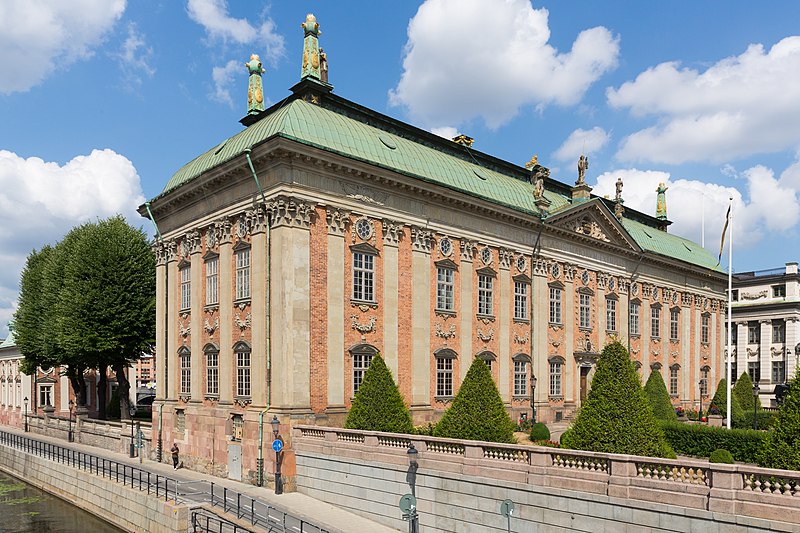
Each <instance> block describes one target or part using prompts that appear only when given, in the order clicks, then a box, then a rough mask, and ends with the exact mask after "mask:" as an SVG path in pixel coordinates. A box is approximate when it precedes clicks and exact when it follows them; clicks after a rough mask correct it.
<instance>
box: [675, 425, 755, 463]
mask: <svg viewBox="0 0 800 533" xmlns="http://www.w3.org/2000/svg"><path fill="white" fill-rule="evenodd" d="M661 427H662V428H663V430H664V436H665V437H666V439H667V442H668V443H669V444H670V446H672V449H673V450H675V453H677V454H679V455H692V456H694V457H710V456H711V454H712V453H713V451H714V450H716V449H718V448H724V449H726V450H728V451H730V452H731V455H733V458H734V459H735V460H737V461H741V462H743V463H755V462H756V458H757V457H758V454H759V452H760V451H761V448H762V447H763V446H764V443H765V442H766V440H767V435H768V433H766V432H764V431H753V430H752V429H750V430H747V429H727V428H719V427H711V426H706V425H702V424H683V423H681V422H662V423H661Z"/></svg>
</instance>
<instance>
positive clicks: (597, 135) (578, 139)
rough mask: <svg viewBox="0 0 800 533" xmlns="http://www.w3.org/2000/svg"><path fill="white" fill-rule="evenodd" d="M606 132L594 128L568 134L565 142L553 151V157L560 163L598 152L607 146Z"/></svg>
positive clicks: (607, 136) (607, 137) (607, 135)
mask: <svg viewBox="0 0 800 533" xmlns="http://www.w3.org/2000/svg"><path fill="white" fill-rule="evenodd" d="M609 138H610V136H609V134H608V133H606V130H604V129H603V128H599V127H596V126H595V127H594V128H592V129H590V130H582V129H577V130H575V131H573V132H572V133H570V134H569V137H567V140H565V141H564V143H563V144H562V145H561V146H560V147H559V148H558V150H556V151H555V153H554V154H553V157H555V158H556V159H558V160H560V161H569V160H572V159H574V160H576V161H577V160H578V157H580V155H581V154H592V153H596V152H599V151H600V150H602V149H603V147H605V145H606V144H608V141H609Z"/></svg>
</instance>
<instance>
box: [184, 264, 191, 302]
mask: <svg viewBox="0 0 800 533" xmlns="http://www.w3.org/2000/svg"><path fill="white" fill-rule="evenodd" d="M191 307H192V269H191V268H190V267H188V266H185V267H183V268H182V269H181V309H189V308H191Z"/></svg>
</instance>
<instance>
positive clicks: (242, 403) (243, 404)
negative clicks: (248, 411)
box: [233, 396, 253, 407]
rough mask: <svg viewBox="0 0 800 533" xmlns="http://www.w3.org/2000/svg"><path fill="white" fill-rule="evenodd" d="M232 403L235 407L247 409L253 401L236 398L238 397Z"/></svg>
mask: <svg viewBox="0 0 800 533" xmlns="http://www.w3.org/2000/svg"><path fill="white" fill-rule="evenodd" d="M233 402H234V403H235V404H236V405H238V406H239V407H247V406H248V405H250V404H251V403H252V402H253V400H252V398H250V397H246V396H238V397H236V398H234V399H233Z"/></svg>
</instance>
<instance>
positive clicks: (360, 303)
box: [140, 20, 727, 481]
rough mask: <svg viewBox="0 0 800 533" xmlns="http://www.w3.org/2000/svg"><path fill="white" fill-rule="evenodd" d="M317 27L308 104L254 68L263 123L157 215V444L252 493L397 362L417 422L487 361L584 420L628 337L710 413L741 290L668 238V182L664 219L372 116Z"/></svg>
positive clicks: (192, 168)
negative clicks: (293, 435)
mask: <svg viewBox="0 0 800 533" xmlns="http://www.w3.org/2000/svg"><path fill="white" fill-rule="evenodd" d="M303 27H304V36H305V39H306V40H305V51H304V64H303V77H302V79H301V81H300V82H299V83H298V84H297V85H295V86H294V87H292V89H291V91H292V92H291V94H290V95H289V96H288V97H286V98H285V99H283V100H281V101H279V102H278V103H276V104H275V105H273V106H272V107H270V108H268V109H263V106H259V105H258V104H259V102H258V98H257V96H258V95H260V94H261V91H262V90H263V88H262V85H261V79H260V77H261V72H262V69H261V65H260V63H259V62H258V57H257V56H255V55H254V56H253V58H251V61H250V62H249V63H248V64H247V70H248V71H249V73H250V89H249V95H250V100H249V104H250V105H249V111H248V114H247V115H246V116H245V117H244V118H243V119H242V120H241V122H242V124H243V125H244V126H245V128H244V129H243V130H242V131H241V132H239V133H237V134H236V135H234V136H232V137H231V138H229V139H224V140H222V141H221V142H219V143H218V144H216V145H215V146H213V147H212V148H210V149H209V150H208V151H207V152H205V153H204V154H201V155H199V156H198V157H197V158H195V159H194V160H193V161H191V162H189V163H187V164H186V165H185V166H184V167H183V168H181V169H179V170H178V171H177V172H176V173H175V174H174V175H173V176H172V177H171V178H170V179H169V180H168V181H167V183H166V186H165V187H164V190H163V192H162V193H161V194H159V195H158V196H157V197H155V198H153V199H152V200H151V201H150V202H148V203H147V204H145V205H143V206H142V207H141V208H140V213H141V214H142V216H146V217H148V218H152V219H153V221H154V222H155V224H156V225H157V228H158V230H159V232H160V233H159V234H160V238H159V240H158V242H157V244H156V246H155V250H156V254H157V269H156V270H157V310H158V311H157V317H156V321H157V346H156V354H157V361H156V365H155V368H156V378H155V379H156V382H157V383H158V390H157V398H156V401H155V403H154V409H153V412H154V424H153V428H154V435H153V438H154V442H155V441H157V440H158V439H159V438H160V439H161V441H162V442H163V443H164V446H165V447H166V448H168V447H169V445H171V443H172V442H173V441H174V442H176V443H178V445H179V447H180V449H181V454H182V455H181V457H182V459H183V460H184V462H185V464H186V465H187V467H190V468H196V469H200V470H204V471H207V472H211V473H215V474H217V475H223V476H229V477H232V478H237V479H248V480H251V481H254V480H256V479H257V477H258V463H257V459H258V457H260V455H259V449H258V443H259V442H260V441H261V439H260V438H259V437H260V436H261V437H263V442H264V443H265V444H264V448H263V449H262V450H261V453H264V454H266V451H267V450H269V447H268V442H269V440H271V437H270V436H269V433H270V431H269V427H266V428H265V427H264V426H268V421H269V420H271V419H272V417H273V416H277V417H278V418H279V420H280V422H281V428H282V434H283V435H284V437H285V438H286V439H287V444H288V445H289V448H288V449H289V453H287V454H286V458H285V460H284V461H285V462H284V474H288V475H289V477H291V476H292V475H293V458H292V454H291V442H288V440H289V432H288V431H287V429H288V427H289V426H290V425H292V424H295V423H316V424H324V425H340V424H342V423H343V422H344V419H345V416H346V413H347V411H348V408H349V407H350V405H351V401H352V398H353V396H354V394H355V392H356V391H357V389H358V386H359V384H360V382H361V379H362V378H363V375H364V372H365V370H366V368H367V367H368V366H369V363H370V361H371V360H372V358H373V357H374V356H375V355H376V354H377V353H378V352H380V354H381V356H383V357H384V359H385V361H386V363H387V365H388V367H389V368H390V369H391V370H392V372H393V374H394V376H395V379H396V381H397V383H398V385H399V388H400V391H401V393H402V394H403V396H404V398H405V400H406V402H407V403H408V405H409V406H410V408H411V411H412V414H413V417H414V420H415V423H417V424H421V423H424V422H427V421H434V420H436V419H438V417H439V416H440V415H441V414H442V412H443V411H444V409H446V408H447V407H448V405H450V403H451V401H452V399H453V397H454V395H455V394H456V393H457V392H458V388H459V384H460V383H461V381H462V379H463V378H464V376H465V374H466V372H467V369H468V368H469V365H470V364H471V363H472V361H473V360H474V359H475V358H480V359H482V360H484V361H486V363H487V364H488V365H489V366H490V368H491V372H492V375H493V376H494V379H495V381H496V383H497V386H498V389H499V391H500V395H501V397H502V398H503V401H504V402H505V404H506V406H507V408H508V410H509V412H510V413H511V414H512V416H513V417H515V418H516V417H517V416H518V415H519V414H522V413H527V414H528V415H530V414H531V404H532V403H533V404H535V408H536V416H537V418H538V419H540V420H544V421H555V420H560V419H568V418H570V417H572V416H573V415H574V413H575V411H576V409H578V408H579V407H580V405H581V401H582V400H583V399H585V397H586V394H587V391H588V390H589V387H590V384H591V379H592V375H593V372H594V368H595V363H596V360H597V357H598V355H599V353H600V351H601V350H602V348H603V346H604V345H605V344H606V343H607V342H609V340H611V339H614V338H617V339H620V340H621V341H622V342H623V343H624V344H626V345H628V346H630V352H631V356H632V358H633V360H634V361H635V363H636V365H637V367H638V368H640V369H641V372H642V375H643V377H644V378H647V376H648V375H649V373H650V372H651V371H657V372H661V373H662V374H663V376H664V380H665V382H666V383H667V386H668V389H669V391H670V393H671V395H672V397H673V399H674V402H675V404H676V405H686V406H693V405H697V404H698V403H699V394H700V390H699V386H698V383H699V382H700V380H701V378H703V377H705V378H707V383H708V384H709V386H708V387H709V388H710V387H712V386H713V385H714V384H716V380H717V379H719V378H720V377H721V376H722V360H721V353H722V347H723V342H724V341H723V333H724V330H723V327H722V322H723V316H724V312H725V293H724V287H725V284H726V281H727V278H726V276H725V275H724V274H723V273H721V272H719V271H717V270H716V269H715V266H716V258H715V257H713V256H712V255H711V254H709V253H708V252H707V251H706V250H704V249H703V248H702V247H701V246H699V245H697V244H696V243H693V242H690V241H688V240H686V239H683V238H680V237H678V236H675V235H672V234H670V233H669V232H668V231H667V229H668V226H669V224H670V222H669V221H668V220H667V215H666V197H665V191H666V188H665V187H659V190H658V191H654V195H653V203H654V205H656V204H657V205H658V210H657V212H656V216H651V215H647V214H644V213H640V212H636V211H634V210H631V209H625V208H624V206H623V198H622V195H621V190H622V183H621V182H619V183H618V188H617V196H616V198H614V199H605V198H599V197H597V196H594V195H592V194H591V187H589V185H588V184H586V182H585V172H586V170H587V168H588V159H587V158H584V157H583V156H581V159H580V163H579V169H578V179H577V181H576V182H575V184H574V185H572V184H565V183H561V182H559V181H557V180H555V179H552V178H551V177H550V175H549V170H548V169H547V168H546V167H544V166H542V165H540V164H539V163H538V161H537V160H536V159H535V158H534V159H533V160H531V162H530V163H529V164H528V165H526V166H525V167H522V166H519V165H517V164H514V163H510V162H507V161H503V160H500V159H498V158H496V157H493V156H491V155H489V154H485V153H482V152H480V151H479V150H477V149H475V148H473V147H472V139H469V138H468V137H466V136H459V137H457V138H456V139H454V140H453V141H451V140H448V139H444V138H441V137H438V136H436V135H433V134H431V133H429V132H427V131H424V130H422V129H419V128H416V127H414V126H411V125H409V124H406V123H403V122H400V121H398V120H396V119H393V118H391V117H388V116H385V115H382V114H380V113H378V112H375V111H373V110H370V109H367V108H365V107H363V106H360V105H359V104H357V103H355V102H352V101H349V100H347V99H345V98H342V97H341V96H338V95H337V94H335V93H334V92H333V86H332V85H330V84H328V83H327V82H326V81H324V79H323V77H322V75H321V71H320V69H319V68H315V67H314V65H315V61H316V63H317V64H318V63H319V56H318V55H316V56H315V54H318V53H319V52H318V44H317V36H316V33H315V31H318V25H316V22H315V21H311V22H309V21H308V20H307V21H306V24H304V25H303ZM315 57H316V59H315ZM243 73H244V69H243ZM254 95H255V96H254ZM656 193H657V194H656ZM533 375H535V376H536V378H537V381H536V383H537V385H536V388H535V391H532V390H531V381H532V380H531V377H532V376H533ZM711 392H713V389H711ZM262 422H263V423H262ZM158 427H160V428H162V429H161V433H157V432H158V430H157V429H156V428H158ZM267 457H269V455H267ZM265 469H266V471H267V472H271V471H272V470H271V469H272V461H267V462H266V463H265Z"/></svg>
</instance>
